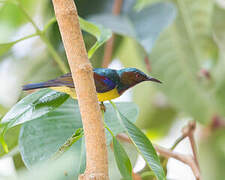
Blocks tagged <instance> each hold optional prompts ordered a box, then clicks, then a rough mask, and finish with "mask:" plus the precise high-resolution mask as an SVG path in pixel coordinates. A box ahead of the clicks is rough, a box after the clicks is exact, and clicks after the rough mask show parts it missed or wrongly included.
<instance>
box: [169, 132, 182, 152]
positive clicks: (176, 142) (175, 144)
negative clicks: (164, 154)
mask: <svg viewBox="0 0 225 180" xmlns="http://www.w3.org/2000/svg"><path fill="white" fill-rule="evenodd" d="M184 138H186V136H184V135H182V136H180V137H179V138H178V139H177V140H176V141H175V143H174V144H173V146H172V147H171V148H170V149H171V150H174V149H175V148H176V147H177V145H178V144H179V143H180V142H181V141H183V139H184Z"/></svg>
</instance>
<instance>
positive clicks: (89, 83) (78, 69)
mask: <svg viewBox="0 0 225 180" xmlns="http://www.w3.org/2000/svg"><path fill="white" fill-rule="evenodd" d="M52 2H53V6H54V10H55V14H56V19H57V22H58V25H59V30H60V33H61V36H62V40H63V44H64V47H65V50H66V55H67V59H68V62H69V65H70V69H71V72H72V78H73V81H74V84H75V90H76V94H77V98H78V102H79V107H80V113H81V117H82V123H83V128H84V134H85V145H86V160H87V161H86V162H87V163H86V170H85V173H84V174H82V175H80V176H79V179H80V180H93V179H98V180H108V179H109V176H108V156H107V147H106V137H105V129H104V125H103V121H102V115H101V111H100V106H99V103H98V98H97V93H96V87H95V84H94V78H93V68H92V66H91V64H90V62H89V60H88V56H87V51H86V48H85V44H84V40H83V37H82V33H81V30H80V25H79V19H78V14H77V9H76V6H75V4H74V1H73V0H52Z"/></svg>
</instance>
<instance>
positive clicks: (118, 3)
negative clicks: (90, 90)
mask: <svg viewBox="0 0 225 180" xmlns="http://www.w3.org/2000/svg"><path fill="white" fill-rule="evenodd" d="M122 4H123V0H114V5H113V10H112V11H113V14H114V15H119V14H120V10H121V7H122ZM114 41H115V34H112V37H111V38H110V39H109V40H108V41H107V43H106V45H105V50H104V57H103V62H102V67H104V68H106V67H108V66H109V63H110V61H111V59H112V51H113V44H114Z"/></svg>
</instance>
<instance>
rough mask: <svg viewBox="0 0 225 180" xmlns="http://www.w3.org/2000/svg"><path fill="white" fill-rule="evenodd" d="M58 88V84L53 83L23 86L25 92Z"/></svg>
mask: <svg viewBox="0 0 225 180" xmlns="http://www.w3.org/2000/svg"><path fill="white" fill-rule="evenodd" d="M53 86H58V84H54V83H53V82H48V81H47V82H41V83H33V84H27V85H24V86H23V91H28V90H32V89H41V88H47V87H53Z"/></svg>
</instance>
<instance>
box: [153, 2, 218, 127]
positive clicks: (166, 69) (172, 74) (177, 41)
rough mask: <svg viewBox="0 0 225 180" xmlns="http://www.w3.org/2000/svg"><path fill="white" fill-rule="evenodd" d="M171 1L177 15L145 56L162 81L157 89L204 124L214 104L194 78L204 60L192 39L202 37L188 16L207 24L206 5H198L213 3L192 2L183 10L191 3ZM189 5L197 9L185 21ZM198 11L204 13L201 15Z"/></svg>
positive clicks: (205, 89) (206, 90) (183, 110)
mask: <svg viewBox="0 0 225 180" xmlns="http://www.w3.org/2000/svg"><path fill="white" fill-rule="evenodd" d="M174 2H177V6H178V7H179V16H178V17H177V18H176V21H175V23H174V24H173V25H172V26H171V27H169V28H168V29H167V30H166V31H165V32H163V33H162V34H161V36H160V38H159V39H158V41H157V43H156V45H155V46H154V48H153V50H152V53H151V54H150V56H149V59H150V61H151V65H152V69H153V75H154V76H157V77H159V79H161V80H162V82H164V83H163V86H161V90H162V91H163V93H164V94H165V95H166V96H167V97H168V100H169V101H170V103H171V104H172V105H173V106H174V107H175V108H177V110H179V111H182V112H185V113H186V114H187V115H189V116H191V117H193V118H194V119H196V120H198V121H199V122H201V123H206V122H208V121H209V119H210V117H211V116H212V114H213V113H215V112H216V111H217V110H216V107H217V104H216V102H215V100H214V99H213V98H212V96H211V92H210V90H209V89H208V88H207V87H206V86H205V85H204V84H203V82H201V80H200V79H199V78H198V74H199V72H200V70H201V64H200V63H201V62H203V60H204V59H203V58H202V56H201V55H200V54H199V53H200V52H201V48H200V45H199V46H198V45H196V43H195V42H193V39H198V38H203V37H201V36H200V34H199V32H198V33H197V30H196V28H197V27H198V26H197V25H196V24H195V23H194V22H193V23H192V19H198V25H199V24H200V22H201V23H203V24H204V23H205V22H206V23H208V18H210V14H209V15H208V13H210V12H208V11H207V8H203V9H202V8H201V7H202V6H206V5H207V6H213V3H206V4H205V3H204V2H203V1H196V2H195V3H194V4H195V6H191V7H190V8H189V9H188V10H187V8H186V6H188V4H192V3H191V2H189V1H182V2H181V1H180V0H178V1H174ZM180 3H181V5H180ZM196 3H197V4H198V5H197V4H196ZM192 8H193V10H196V9H195V8H199V10H198V11H196V13H195V14H193V15H194V17H192V18H188V22H186V21H187V16H188V14H190V13H191V10H192ZM209 8H210V7H209ZM187 11H188V12H187ZM202 12H204V13H205V14H206V15H205V16H202ZM187 13H188V14H187ZM186 23H187V24H186ZM197 41H198V40H197ZM199 41H200V40H199ZM196 52H197V53H196ZM178 92H179V93H178Z"/></svg>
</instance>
